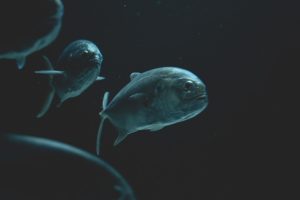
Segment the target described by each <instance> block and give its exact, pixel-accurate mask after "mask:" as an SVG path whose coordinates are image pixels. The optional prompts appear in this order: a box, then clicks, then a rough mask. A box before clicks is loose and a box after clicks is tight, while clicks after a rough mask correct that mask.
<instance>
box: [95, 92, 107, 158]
mask: <svg viewBox="0 0 300 200" xmlns="http://www.w3.org/2000/svg"><path fill="white" fill-rule="evenodd" d="M108 96H109V92H105V93H104V95H103V100H102V111H101V112H100V113H99V114H100V117H101V121H100V125H99V128H98V133H97V140H96V153H97V155H99V154H100V142H101V136H102V129H103V124H104V121H105V119H106V118H107V117H106V116H105V115H104V114H103V111H104V110H105V109H106V106H107V103H108Z"/></svg>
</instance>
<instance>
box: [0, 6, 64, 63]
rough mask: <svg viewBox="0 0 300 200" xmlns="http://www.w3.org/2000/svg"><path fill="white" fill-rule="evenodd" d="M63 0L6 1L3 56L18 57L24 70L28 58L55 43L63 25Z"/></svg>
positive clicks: (1, 16) (0, 37)
mask: <svg viewBox="0 0 300 200" xmlns="http://www.w3.org/2000/svg"><path fill="white" fill-rule="evenodd" d="M63 13H64V6H63V3H62V2H61V1H60V0H47V1H40V0H26V1H19V0H5V1H4V2H1V5H0V24H1V32H0V44H1V46H0V59H14V60H16V61H17V66H18V68H19V69H22V68H23V67H24V65H25V62H26V57H27V56H29V55H30V54H32V53H34V52H36V51H39V50H41V49H42V48H44V47H46V46H48V45H49V44H50V43H52V42H53V41H54V40H55V39H56V38H57V36H58V34H59V31H60V29H61V25H62V17H63Z"/></svg>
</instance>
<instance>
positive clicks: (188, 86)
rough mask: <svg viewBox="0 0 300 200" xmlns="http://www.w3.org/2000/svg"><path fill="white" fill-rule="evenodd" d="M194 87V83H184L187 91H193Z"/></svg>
mask: <svg viewBox="0 0 300 200" xmlns="http://www.w3.org/2000/svg"><path fill="white" fill-rule="evenodd" d="M193 86H194V83H193V82H192V81H186V82H185V83H184V86H183V87H184V89H185V90H191V89H192V88H193Z"/></svg>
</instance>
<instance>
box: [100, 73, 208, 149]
mask: <svg viewBox="0 0 300 200" xmlns="http://www.w3.org/2000/svg"><path fill="white" fill-rule="evenodd" d="M130 78H131V81H130V82H129V83H128V84H127V85H125V87H123V88H122V89H121V90H120V91H119V92H118V93H117V95H116V96H115V97H114V98H113V99H112V101H111V102H110V103H109V104H107V99H108V93H105V95H104V98H103V110H102V111H101V112H100V116H101V118H102V120H101V123H100V126H99V130H98V135H97V154H99V153H100V150H99V148H100V138H101V132H102V128H103V122H104V120H105V119H109V121H110V122H111V123H112V124H113V125H114V126H115V127H116V128H117V129H118V132H119V136H118V138H117V139H116V141H115V143H114V144H115V145H117V144H118V143H120V142H121V141H122V140H124V139H125V137H126V136H127V135H128V134H131V133H134V132H137V131H140V130H150V131H157V130H160V129H162V128H164V127H165V126H169V125H172V124H175V123H179V122H182V121H185V120H188V119H190V118H192V117H195V116H196V115H198V114H199V113H201V112H202V111H203V110H204V109H205V108H206V107H207V105H208V97H207V93H206V86H205V84H204V83H203V82H202V81H201V80H200V79H199V78H198V77H197V76H196V75H195V74H193V73H192V72H190V71H188V70H186V69H183V68H178V67H160V68H155V69H151V70H149V71H146V72H143V73H137V72H135V73H132V74H131V75H130Z"/></svg>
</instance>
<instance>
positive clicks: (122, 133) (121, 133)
mask: <svg viewBox="0 0 300 200" xmlns="http://www.w3.org/2000/svg"><path fill="white" fill-rule="evenodd" d="M127 136H128V133H127V131H123V130H120V131H119V135H118V137H117V139H116V140H115V142H114V146H117V145H118V144H120V143H121V142H122V141H123V140H124V139H125V138H126V137H127Z"/></svg>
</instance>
